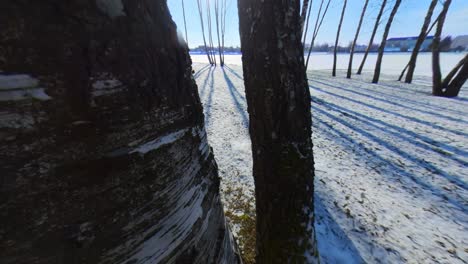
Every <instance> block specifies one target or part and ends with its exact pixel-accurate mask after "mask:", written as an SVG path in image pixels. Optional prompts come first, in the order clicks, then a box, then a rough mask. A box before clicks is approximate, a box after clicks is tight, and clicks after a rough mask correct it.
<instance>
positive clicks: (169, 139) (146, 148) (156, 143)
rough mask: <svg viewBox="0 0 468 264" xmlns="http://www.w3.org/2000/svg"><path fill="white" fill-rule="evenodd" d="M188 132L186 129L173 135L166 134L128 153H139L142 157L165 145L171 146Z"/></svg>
mask: <svg viewBox="0 0 468 264" xmlns="http://www.w3.org/2000/svg"><path fill="white" fill-rule="evenodd" d="M187 132H188V129H181V130H178V131H176V132H173V133H170V134H167V135H165V136H162V137H159V138H157V139H154V140H151V141H149V142H146V143H144V144H143V145H140V146H138V147H137V148H135V149H134V150H132V151H130V153H136V152H138V153H140V154H142V155H144V154H146V153H148V152H150V151H153V150H155V149H158V148H160V147H162V146H164V145H167V144H171V143H173V142H175V141H177V140H178V139H180V138H182V137H183V136H184V135H185V133H187Z"/></svg>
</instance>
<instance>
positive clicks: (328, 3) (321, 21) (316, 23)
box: [305, 0, 331, 69]
mask: <svg viewBox="0 0 468 264" xmlns="http://www.w3.org/2000/svg"><path fill="white" fill-rule="evenodd" d="M330 2H331V0H328V2H327V6H326V7H325V11H324V12H323V14H322V18H321V19H320V23H318V21H319V18H320V10H319V14H318V16H317V21H316V22H315V28H314V33H313V36H312V41H311V42H310V47H309V53H308V54H307V60H306V63H305V65H306V69H307V66H308V65H309V59H310V54H311V53H312V48H313V47H314V43H315V39H316V38H317V35H318V33H319V31H320V28H321V27H322V23H323V19H324V18H325V16H326V15H327V11H328V7H329V6H330ZM322 4H323V0H322ZM321 8H322V5H320V9H321Z"/></svg>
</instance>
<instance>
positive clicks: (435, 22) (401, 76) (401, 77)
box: [398, 14, 440, 82]
mask: <svg viewBox="0 0 468 264" xmlns="http://www.w3.org/2000/svg"><path fill="white" fill-rule="evenodd" d="M439 18H440V14H439V16H438V17H437V18H436V20H434V22H432V25H431V27H430V28H429V29H428V30H427V31H426V35H425V36H424V38H426V37H427V36H428V35H429V33H430V32H431V31H432V29H433V28H434V26H435V25H436V24H437V22H438V21H439ZM408 67H409V62H408V63H407V64H406V66H405V68H403V70H402V71H401V74H400V77H398V81H399V82H400V81H401V79H403V76H404V75H405V72H406V70H407V69H408Z"/></svg>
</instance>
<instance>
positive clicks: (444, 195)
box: [312, 99, 468, 213]
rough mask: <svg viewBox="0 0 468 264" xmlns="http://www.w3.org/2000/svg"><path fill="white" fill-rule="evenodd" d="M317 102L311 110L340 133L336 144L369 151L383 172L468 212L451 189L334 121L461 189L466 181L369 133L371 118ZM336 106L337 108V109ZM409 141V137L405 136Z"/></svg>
mask: <svg viewBox="0 0 468 264" xmlns="http://www.w3.org/2000/svg"><path fill="white" fill-rule="evenodd" d="M314 102H315V104H313V106H312V110H313V113H314V115H313V116H314V120H315V122H318V123H320V125H324V126H326V127H327V131H329V132H333V133H334V134H335V135H336V136H337V140H336V142H337V143H340V144H342V145H343V146H345V147H352V148H353V149H360V150H362V151H365V152H366V153H367V154H369V155H370V156H371V157H372V158H373V160H374V163H376V164H377V163H381V164H385V169H386V171H385V173H382V175H389V176H391V175H392V174H393V175H395V174H396V175H398V176H404V177H406V178H408V179H410V180H412V181H413V182H414V183H416V184H418V185H419V186H421V187H423V188H424V189H425V190H428V191H430V193H431V194H432V195H435V196H437V197H439V198H440V199H443V200H446V201H447V202H449V203H450V204H452V205H453V206H454V207H456V208H458V209H459V210H461V211H462V212H464V213H466V212H468V207H467V205H466V204H465V203H464V202H463V201H459V199H457V197H454V196H453V195H452V194H451V193H450V192H448V191H446V190H444V189H443V188H440V187H437V186H433V185H432V184H431V183H429V182H427V181H426V180H425V177H424V175H414V174H412V173H410V172H409V171H407V170H406V169H405V166H403V167H402V166H399V165H397V164H396V163H395V162H394V161H393V160H391V159H390V158H389V157H384V156H382V155H381V154H379V153H378V152H377V151H376V150H374V149H372V148H370V147H368V146H366V145H371V144H365V143H363V140H360V139H359V138H354V137H353V136H352V135H350V134H349V133H346V132H345V131H341V130H340V129H338V128H336V125H335V124H336V123H338V124H341V125H342V126H345V127H347V128H348V129H350V130H352V131H353V132H355V133H357V134H359V135H360V136H363V137H365V138H366V139H367V140H368V141H369V142H374V143H377V144H379V146H381V147H383V148H384V149H386V150H387V151H389V152H390V153H392V154H396V155H398V156H400V157H401V158H402V159H403V160H406V161H408V162H411V163H413V164H414V165H416V166H420V167H421V166H422V167H424V168H426V170H428V171H430V172H432V173H435V174H436V175H437V176H441V177H444V178H446V179H447V180H448V181H450V182H452V183H453V184H456V185H457V186H459V187H460V188H462V189H464V190H467V189H468V186H467V184H466V183H465V182H464V181H463V180H461V179H459V178H458V177H457V176H454V175H450V174H448V173H446V172H445V171H443V170H442V169H440V168H437V167H435V166H434V165H432V164H431V163H429V162H427V161H425V160H424V159H421V158H418V157H415V156H414V155H411V154H408V153H407V152H405V151H403V150H401V149H400V148H398V147H396V146H395V145H394V144H392V143H390V142H388V141H385V140H384V139H382V138H380V137H379V136H376V135H374V134H372V133H370V132H369V131H372V129H370V127H369V123H370V122H369V121H367V122H363V120H359V119H356V117H355V116H350V115H349V114H348V113H349V112H351V110H349V109H345V110H346V111H343V112H342V111H337V110H336V105H334V106H330V107H327V105H328V104H329V103H328V102H324V101H322V102H319V101H317V100H316V99H314ZM318 105H319V106H320V105H322V106H325V107H327V108H328V109H327V110H331V111H325V110H324V109H321V107H322V106H321V107H319V106H318ZM333 107H335V109H334V108H333ZM342 109H344V108H342ZM324 117H326V118H328V119H330V120H332V122H327V121H326V119H324ZM345 118H346V120H345ZM354 121H358V122H361V123H359V124H354V123H352V122H354ZM375 128H377V129H381V128H380V127H375ZM374 130H375V129H374ZM387 132H388V131H387ZM367 140H366V141H367ZM406 140H408V138H406ZM386 179H387V180H398V178H397V177H387V178H386Z"/></svg>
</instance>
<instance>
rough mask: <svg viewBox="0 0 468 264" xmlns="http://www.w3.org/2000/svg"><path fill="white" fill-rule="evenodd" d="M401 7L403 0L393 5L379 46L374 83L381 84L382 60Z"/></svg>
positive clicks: (397, 0)
mask: <svg viewBox="0 0 468 264" xmlns="http://www.w3.org/2000/svg"><path fill="white" fill-rule="evenodd" d="M400 5H401V0H396V1H395V4H394V5H393V8H392V12H391V13H390V17H389V18H388V21H387V24H386V25H385V31H384V33H383V36H382V42H381V43H380V46H379V54H378V55H377V62H376V64H375V69H374V77H373V79H372V83H378V82H379V78H380V68H381V66H382V59H383V54H384V49H385V45H386V44H387V37H388V34H389V33H390V28H391V27H392V23H393V19H394V18H395V15H396V13H397V11H398V8H400Z"/></svg>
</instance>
